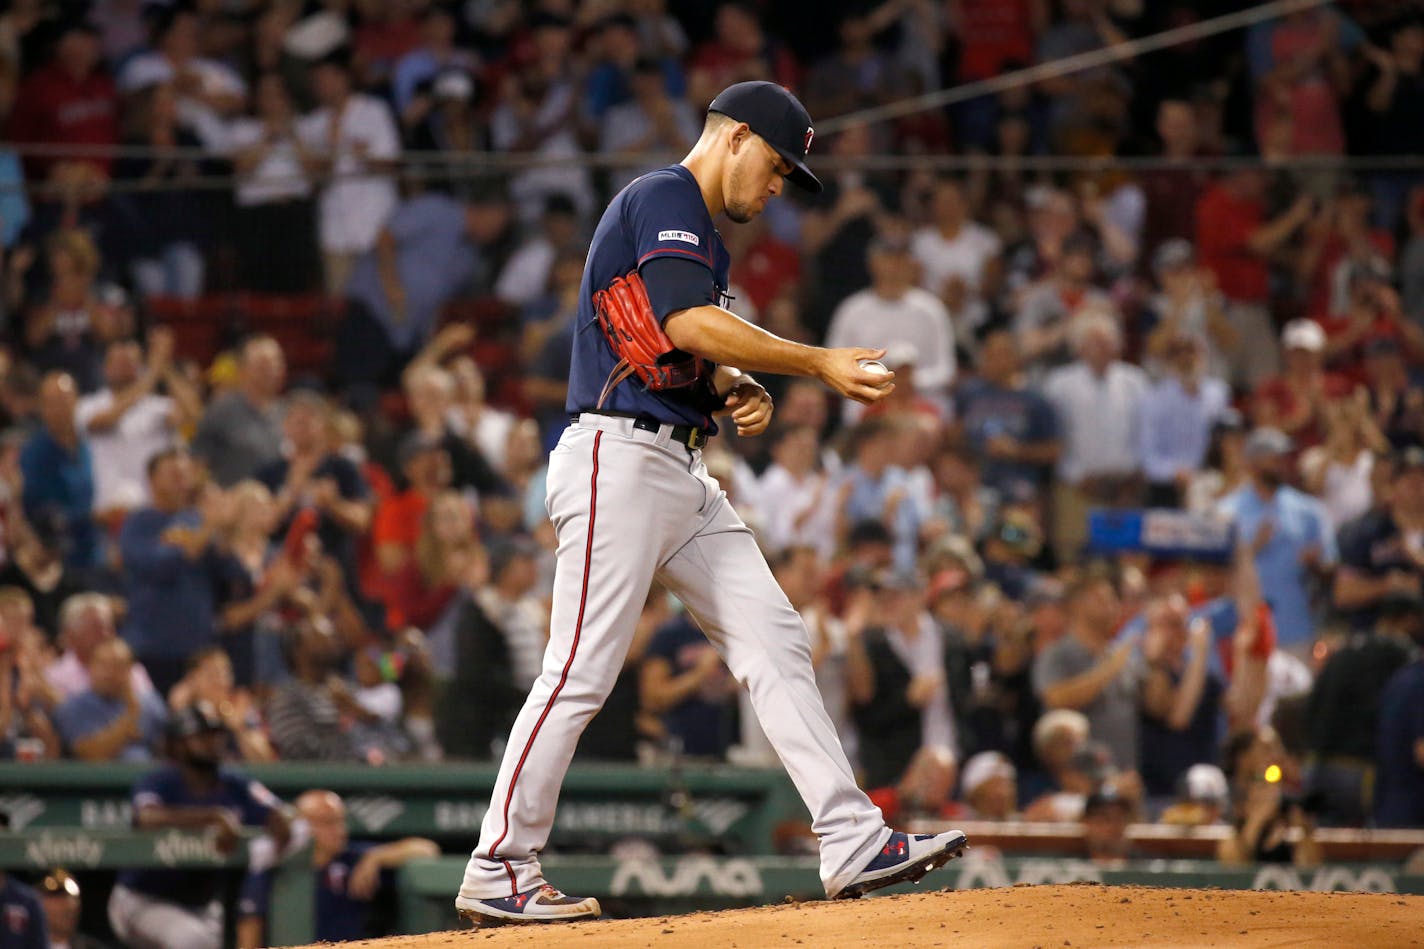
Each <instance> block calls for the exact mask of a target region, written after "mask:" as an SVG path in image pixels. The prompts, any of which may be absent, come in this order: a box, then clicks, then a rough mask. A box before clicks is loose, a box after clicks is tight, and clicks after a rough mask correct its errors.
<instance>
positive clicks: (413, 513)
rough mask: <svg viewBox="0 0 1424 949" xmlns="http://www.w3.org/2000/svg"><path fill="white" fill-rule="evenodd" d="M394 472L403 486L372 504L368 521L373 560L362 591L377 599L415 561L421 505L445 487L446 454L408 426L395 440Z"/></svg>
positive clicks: (424, 506)
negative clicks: (397, 457) (397, 441)
mask: <svg viewBox="0 0 1424 949" xmlns="http://www.w3.org/2000/svg"><path fill="white" fill-rule="evenodd" d="M400 473H401V474H402V475H403V476H404V478H405V481H406V484H407V487H406V489H405V490H404V491H402V492H400V493H399V494H395V495H392V496H391V497H388V498H386V499H385V500H384V501H382V502H381V504H380V505H379V506H378V507H377V508H376V517H375V520H374V521H373V522H372V526H371V545H372V552H373V555H374V563H373V565H372V569H369V570H367V571H365V572H364V573H363V591H364V592H365V594H366V595H367V596H370V597H371V598H373V599H376V600H381V601H383V602H386V601H388V598H390V597H391V596H392V591H393V590H395V589H396V585H397V584H398V581H399V579H400V577H401V575H402V573H403V571H405V570H406V569H407V568H408V567H409V566H410V565H411V564H413V563H414V562H415V557H416V546H417V543H418V541H419V539H420V530H421V525H422V524H423V523H424V518H425V513H426V510H427V509H428V508H429V506H430V504H431V503H432V501H433V500H434V499H435V498H436V497H437V496H439V494H440V493H441V492H442V491H444V490H446V489H447V488H449V487H450V454H449V452H447V451H446V450H445V447H444V445H442V444H441V443H440V442H438V441H436V440H433V439H430V438H428V437H427V436H425V435H424V434H423V433H420V432H412V433H411V434H410V435H408V436H407V437H406V439H405V440H404V441H403V442H402V443H401V446H400Z"/></svg>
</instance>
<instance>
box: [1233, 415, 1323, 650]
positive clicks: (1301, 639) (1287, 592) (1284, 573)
mask: <svg viewBox="0 0 1424 949" xmlns="http://www.w3.org/2000/svg"><path fill="white" fill-rule="evenodd" d="M1291 448H1292V444H1291V440H1290V437H1289V436H1288V435H1286V434H1285V433H1284V432H1281V431H1279V430H1278V429H1274V428H1258V429H1256V430H1255V431H1254V432H1252V433H1251V435H1250V436H1249V437H1248V438H1247V439H1246V447H1245V455H1246V464H1247V466H1248V467H1249V469H1250V478H1251V480H1250V481H1249V482H1248V483H1247V484H1245V485H1242V486H1241V487H1240V488H1238V489H1237V490H1235V491H1233V492H1232V493H1231V494H1229V495H1227V496H1226V497H1224V498H1222V499H1221V501H1220V502H1219V503H1218V505H1217V510H1218V512H1220V513H1221V514H1223V515H1224V516H1226V517H1228V518H1230V519H1231V520H1232V521H1233V522H1234V523H1235V525H1236V532H1237V536H1239V537H1242V538H1245V539H1246V540H1247V541H1249V542H1251V543H1252V544H1253V545H1254V546H1255V549H1256V572H1257V574H1258V575H1259V576H1260V578H1261V590H1262V594H1263V595H1264V597H1265V600H1266V602H1267V603H1268V604H1269V605H1270V607H1271V613H1272V614H1273V615H1274V617H1275V622H1276V635H1277V641H1278V642H1279V644H1280V646H1281V648H1282V649H1285V650H1287V651H1288V652H1292V653H1295V654H1296V655H1299V656H1301V657H1304V656H1305V655H1306V654H1307V653H1308V652H1309V650H1310V648H1311V646H1312V645H1313V643H1314V642H1315V620H1314V617H1313V615H1312V613H1311V606H1310V598H1311V592H1312V588H1313V586H1314V582H1315V573H1316V572H1317V571H1320V572H1325V571H1328V570H1329V569H1331V568H1333V567H1334V565H1335V562H1336V561H1337V560H1338V559H1339V558H1338V556H1337V554H1336V548H1335V533H1334V531H1332V530H1331V528H1330V518H1329V515H1328V514H1327V513H1326V512H1325V507H1324V505H1322V504H1321V503H1320V501H1319V500H1317V499H1316V498H1314V497H1311V496H1310V495H1308V494H1305V493H1304V492H1302V491H1298V490H1296V489H1295V488H1292V487H1291V486H1290V485H1288V484H1286V481H1287V479H1288V478H1289V477H1290V473H1291V467H1292V465H1291Z"/></svg>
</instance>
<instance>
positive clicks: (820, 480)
mask: <svg viewBox="0 0 1424 949" xmlns="http://www.w3.org/2000/svg"><path fill="white" fill-rule="evenodd" d="M820 456H821V444H820V438H819V437H818V435H817V433H816V429H814V428H812V427H811V426H809V425H793V426H790V427H789V428H785V429H782V431H781V434H780V435H779V436H778V437H777V440H776V444H775V445H773V446H772V449H771V458H772V464H771V467H769V468H767V469H766V473H765V474H763V475H762V476H761V481H760V482H759V483H758V485H757V490H756V495H757V506H758V507H759V508H761V510H762V511H764V512H765V515H766V516H765V517H764V518H763V521H762V531H761V541H762V545H763V546H764V547H766V548H767V550H769V551H772V552H776V551H782V550H786V549H787V548H788V547H809V548H811V549H812V550H815V551H816V552H817V553H819V554H820V555H821V556H822V557H825V558H827V559H830V558H831V557H832V556H834V555H835V552H836V511H837V510H838V509H839V507H840V505H839V504H838V503H837V502H836V491H837V486H836V484H835V480H834V479H833V478H832V477H831V476H830V475H829V474H827V472H826V471H825V470H824V469H822V468H821V467H820V466H819V464H818V462H819V460H820Z"/></svg>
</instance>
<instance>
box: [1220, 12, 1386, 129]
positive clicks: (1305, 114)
mask: <svg viewBox="0 0 1424 949" xmlns="http://www.w3.org/2000/svg"><path fill="white" fill-rule="evenodd" d="M1359 40H1360V34H1359V32H1358V28H1356V27H1354V26H1353V24H1351V23H1350V22H1349V21H1348V20H1346V19H1345V18H1344V16H1342V15H1341V14H1340V13H1339V12H1338V11H1336V10H1334V9H1329V10H1320V9H1315V10H1304V11H1299V12H1295V13H1289V14H1287V15H1285V16H1284V17H1281V18H1280V19H1276V20H1272V21H1269V22H1266V23H1260V24H1257V25H1256V26H1254V27H1252V29H1251V31H1250V33H1249V34H1248V36H1247V57H1248V63H1249V66H1250V69H1251V76H1252V79H1254V80H1255V82H1256V89H1255V107H1256V108H1255V132H1256V140H1257V141H1258V142H1280V143H1281V145H1280V146H1278V147H1283V148H1284V150H1285V151H1286V153H1287V154H1290V155H1339V154H1342V153H1343V152H1344V150H1345V130H1344V123H1343V121H1342V119H1341V115H1340V97H1341V95H1342V93H1343V92H1344V90H1345V88H1346V86H1347V84H1348V83H1349V78H1350V77H1349V64H1348V62H1347V60H1346V55H1347V54H1348V53H1349V52H1350V51H1351V50H1353V49H1354V47H1355V45H1356V44H1357V43H1358V42H1359Z"/></svg>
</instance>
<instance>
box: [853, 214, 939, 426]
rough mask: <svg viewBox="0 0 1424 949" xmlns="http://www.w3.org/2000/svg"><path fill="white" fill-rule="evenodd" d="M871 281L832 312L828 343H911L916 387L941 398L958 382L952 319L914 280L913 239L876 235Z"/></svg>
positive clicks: (879, 346) (880, 345)
mask: <svg viewBox="0 0 1424 949" xmlns="http://www.w3.org/2000/svg"><path fill="white" fill-rule="evenodd" d="M867 259H868V261H869V265H870V286H869V287H866V288H865V289H864V290H861V291H860V292H858V293H853V294H851V295H850V296H849V297H847V298H846V299H845V300H843V301H842V302H841V304H840V306H838V307H836V312H835V314H834V315H833V316H832V317H831V326H830V329H829V331H828V332H827V333H826V345H827V346H832V347H838V346H861V347H866V348H872V349H883V348H889V347H891V346H893V345H894V344H896V343H905V344H907V345H909V346H913V347H914V349H915V352H916V353H917V354H918V358H917V359H916V361H915V389H916V390H917V391H918V392H919V393H920V394H921V395H924V396H927V397H928V398H930V399H933V400H935V401H937V402H942V401H943V400H944V399H945V398H946V397H947V394H948V392H949V387H950V384H951V383H953V382H954V374H955V357H954V325H953V323H952V322H951V320H950V316H949V311H948V310H946V309H945V306H944V304H943V303H941V302H940V300H939V298H938V297H936V296H935V295H934V294H932V293H930V292H929V291H927V290H924V289H921V288H920V287H917V286H915V278H916V276H917V270H918V268H917V267H916V264H915V258H914V257H913V256H911V254H910V248H909V245H908V244H907V243H906V242H904V241H901V240H895V239H893V238H889V237H884V236H882V237H878V238H876V239H875V240H874V241H872V242H871V244H870V250H869V253H868V258H867Z"/></svg>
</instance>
